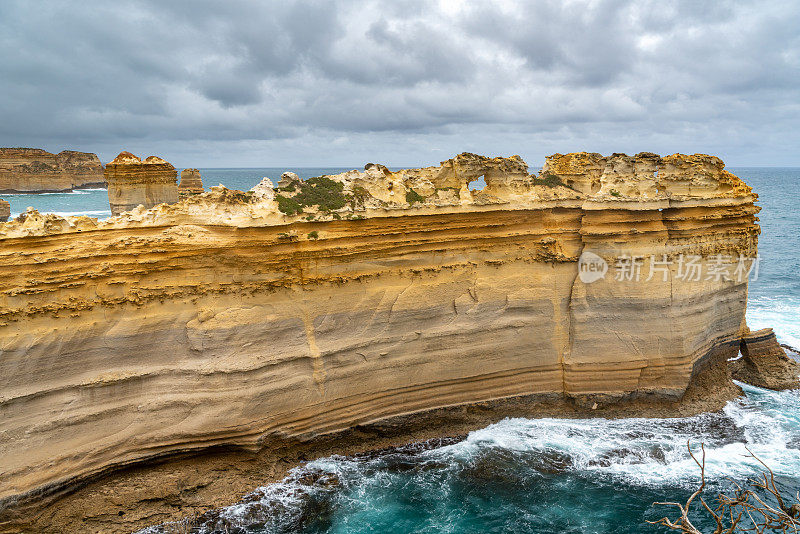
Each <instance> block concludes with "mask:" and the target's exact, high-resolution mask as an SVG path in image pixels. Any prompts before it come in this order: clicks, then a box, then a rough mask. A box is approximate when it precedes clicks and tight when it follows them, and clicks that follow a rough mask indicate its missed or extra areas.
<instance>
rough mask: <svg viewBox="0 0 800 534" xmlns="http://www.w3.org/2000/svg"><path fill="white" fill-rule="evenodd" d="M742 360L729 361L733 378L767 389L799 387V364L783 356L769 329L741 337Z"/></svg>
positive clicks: (773, 333) (784, 354)
mask: <svg viewBox="0 0 800 534" xmlns="http://www.w3.org/2000/svg"><path fill="white" fill-rule="evenodd" d="M740 350H741V353H742V357H741V358H739V359H738V360H734V361H732V362H731V373H732V374H733V378H735V379H736V380H740V381H742V382H746V383H747V384H752V385H754V386H758V387H762V388H767V389H778V390H781V389H798V388H800V379H798V375H800V364H798V363H797V361H795V360H794V359H792V358H790V357H789V356H787V355H786V352H784V350H783V349H782V348H781V346H780V345H779V344H778V340H777V338H776V337H775V332H773V331H772V328H764V329H762V330H756V331H755V332H750V333H748V334H746V335H745V336H743V337H742V345H741V349H740Z"/></svg>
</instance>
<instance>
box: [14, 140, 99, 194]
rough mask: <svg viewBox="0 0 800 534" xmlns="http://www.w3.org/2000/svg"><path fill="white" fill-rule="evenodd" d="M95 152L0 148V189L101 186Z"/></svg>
mask: <svg viewBox="0 0 800 534" xmlns="http://www.w3.org/2000/svg"><path fill="white" fill-rule="evenodd" d="M105 185H106V181H105V178H103V165H102V164H101V163H100V160H99V159H98V157H97V155H95V154H90V153H87V152H75V151H73V150H64V151H62V152H59V153H58V154H51V153H50V152H47V151H45V150H41V149H39V148H0V193H47V192H57V191H70V190H72V189H80V188H82V187H105Z"/></svg>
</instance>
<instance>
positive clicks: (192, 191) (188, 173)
mask: <svg viewBox="0 0 800 534" xmlns="http://www.w3.org/2000/svg"><path fill="white" fill-rule="evenodd" d="M203 191H204V189H203V181H202V180H201V179H200V171H198V170H197V169H183V170H182V171H181V183H179V184H178V198H186V197H190V196H192V195H200V194H202V193H203Z"/></svg>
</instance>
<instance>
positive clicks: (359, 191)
mask: <svg viewBox="0 0 800 534" xmlns="http://www.w3.org/2000/svg"><path fill="white" fill-rule="evenodd" d="M369 197H370V194H369V191H367V190H366V189H365V188H364V187H362V186H360V185H357V186H354V187H353V194H352V195H350V198H349V200H350V207H351V208H352V209H356V207H358V206H364V202H365V201H366V200H367V199H368V198H369Z"/></svg>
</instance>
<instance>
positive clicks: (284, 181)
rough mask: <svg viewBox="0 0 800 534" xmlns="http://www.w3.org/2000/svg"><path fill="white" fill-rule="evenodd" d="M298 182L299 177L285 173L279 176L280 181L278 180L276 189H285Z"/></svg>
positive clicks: (291, 173)
mask: <svg viewBox="0 0 800 534" xmlns="http://www.w3.org/2000/svg"><path fill="white" fill-rule="evenodd" d="M299 181H300V177H299V176H297V175H296V174H295V173H293V172H285V173H283V174H281V179H280V180H278V187H281V188H285V187H291V186H292V185H296V184H297V183H298V182H299Z"/></svg>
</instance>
